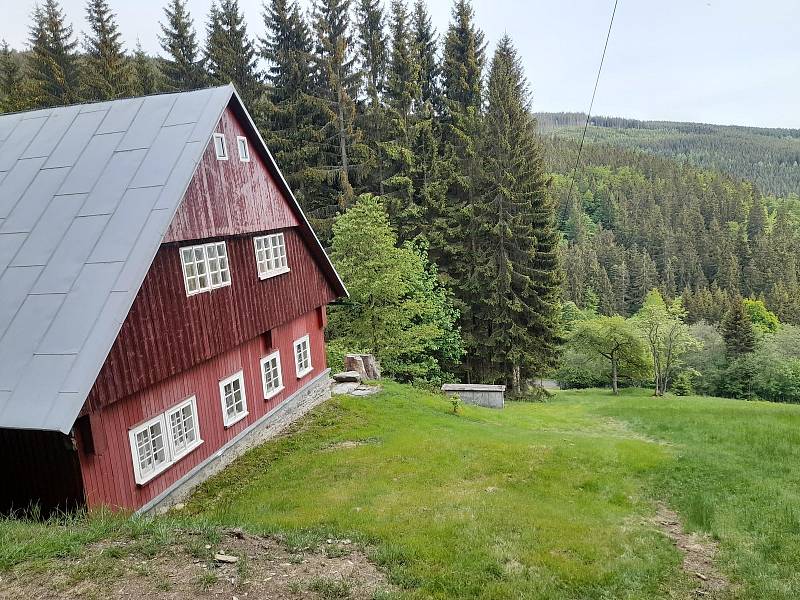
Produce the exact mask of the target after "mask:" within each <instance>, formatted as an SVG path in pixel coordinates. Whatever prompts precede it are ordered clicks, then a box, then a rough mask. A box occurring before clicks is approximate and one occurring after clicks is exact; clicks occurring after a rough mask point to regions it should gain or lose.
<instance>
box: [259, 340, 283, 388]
mask: <svg viewBox="0 0 800 600" xmlns="http://www.w3.org/2000/svg"><path fill="white" fill-rule="evenodd" d="M273 360H274V361H275V368H276V369H277V370H278V386H277V387H274V388H272V389H271V390H267V377H266V373H265V372H264V366H265V365H266V364H267V363H270V362H272V361H273ZM259 365H260V367H261V387H262V388H263V390H264V400H269V399H270V398H273V397H274V396H277V395H278V394H280V393H281V392H282V391H283V389H284V385H283V371H282V369H281V353H280V351H279V350H276V351H275V352H273V353H272V354H269V355H267V356H265V357H264V358H262V359H261V361H260V363H259Z"/></svg>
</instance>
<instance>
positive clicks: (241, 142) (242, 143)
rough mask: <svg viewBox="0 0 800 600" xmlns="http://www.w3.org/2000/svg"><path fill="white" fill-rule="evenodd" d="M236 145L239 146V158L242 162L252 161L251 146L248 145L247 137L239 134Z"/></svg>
mask: <svg viewBox="0 0 800 600" xmlns="http://www.w3.org/2000/svg"><path fill="white" fill-rule="evenodd" d="M236 146H237V147H238V148H239V160H240V161H241V162H250V148H249V147H248V146H247V138H246V137H244V136H243V135H237V136H236Z"/></svg>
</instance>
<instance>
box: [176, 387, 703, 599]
mask: <svg viewBox="0 0 800 600" xmlns="http://www.w3.org/2000/svg"><path fill="white" fill-rule="evenodd" d="M386 388H387V389H386V391H385V392H384V393H382V394H380V395H379V396H377V397H372V398H367V399H364V398H338V399H334V400H333V401H332V402H330V403H329V404H327V405H326V406H324V407H322V408H321V409H320V410H318V411H317V412H316V413H315V414H314V416H313V417H312V418H310V419H307V420H306V421H304V422H303V425H302V427H301V429H300V430H299V431H297V432H295V434H294V435H292V436H291V437H286V438H283V439H281V440H279V441H277V442H276V443H271V444H267V445H265V446H263V447H261V448H259V449H257V450H255V451H253V452H251V453H249V454H248V455H246V456H245V457H244V458H243V459H242V460H240V461H238V462H237V463H236V464H235V465H234V466H233V467H232V468H230V469H228V470H227V471H226V472H225V473H224V474H223V475H222V476H221V477H218V478H216V479H214V480H212V481H210V482H208V483H207V485H205V486H204V488H203V489H202V490H201V492H200V493H199V494H198V495H197V496H196V497H195V499H194V500H193V502H192V503H191V504H190V508H191V509H192V510H194V511H197V512H201V513H204V514H207V515H208V516H209V517H211V518H213V519H219V520H220V521H222V522H223V523H229V524H247V526H248V527H249V528H251V529H253V530H255V531H256V532H270V531H290V532H295V536H296V537H297V539H298V542H297V543H300V544H302V543H304V540H305V539H307V536H311V537H314V536H317V537H324V536H329V535H339V536H349V537H352V538H354V539H356V540H359V541H362V542H367V543H369V544H371V545H373V547H374V558H375V559H376V560H378V561H379V563H381V564H382V565H383V566H385V567H386V568H387V569H388V571H389V574H390V576H391V578H392V580H393V581H394V582H395V583H397V584H399V585H400V586H402V587H404V588H406V589H407V590H408V594H409V596H411V597H419V598H430V597H434V598H510V597H515V598H548V599H549V598H657V597H667V596H666V594H667V593H668V591H669V590H672V591H677V590H681V589H685V588H686V586H687V581H686V579H685V577H684V576H682V575H681V574H680V572H679V566H678V565H679V562H680V558H679V555H678V554H677V552H676V551H675V550H674V549H673V548H672V546H671V544H670V543H669V542H668V541H667V540H666V539H665V538H664V537H663V536H662V535H661V534H660V533H659V532H658V531H656V530H655V528H654V527H653V525H652V524H651V523H650V522H649V521H648V518H649V516H650V515H651V514H652V504H651V503H650V502H649V501H648V500H647V499H646V490H645V489H644V488H643V481H644V475H645V474H647V473H649V472H652V471H653V470H656V469H659V468H661V467H662V466H663V465H665V464H666V463H669V462H670V460H671V459H670V452H669V449H668V448H665V447H664V446H662V445H660V444H658V443H654V442H652V441H649V440H647V439H644V438H643V437H642V436H640V435H638V434H636V433H634V432H632V431H630V430H629V429H627V428H625V427H624V426H622V425H621V424H620V423H618V422H616V421H614V420H611V419H608V418H598V417H596V416H595V415H592V414H590V413H589V411H588V410H587V407H586V406H585V405H583V404H580V403H576V404H573V403H569V402H556V403H553V404H541V405H532V404H516V403H511V404H509V405H507V407H506V409H505V410H503V411H492V410H489V409H482V408H477V407H463V408H462V409H461V413H460V414H459V415H453V414H451V413H449V412H448V410H449V403H447V402H446V401H444V400H443V399H441V398H440V397H438V396H433V395H429V394H425V393H421V392H419V391H417V390H413V389H411V388H408V387H403V386H398V385H393V384H387V386H386Z"/></svg>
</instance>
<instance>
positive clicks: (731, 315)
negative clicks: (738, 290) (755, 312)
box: [722, 297, 756, 359]
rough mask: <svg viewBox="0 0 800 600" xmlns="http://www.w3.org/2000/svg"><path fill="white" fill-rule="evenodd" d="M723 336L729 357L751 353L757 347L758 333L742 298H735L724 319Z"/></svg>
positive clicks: (733, 357)
mask: <svg viewBox="0 0 800 600" xmlns="http://www.w3.org/2000/svg"><path fill="white" fill-rule="evenodd" d="M722 336H723V337H724V338H725V349H726V352H727V355H728V358H729V359H735V358H738V357H740V356H742V355H744V354H749V353H750V352H752V351H753V350H755V347H756V334H755V330H754V328H753V322H752V321H751V319H750V314H748V312H747V310H746V309H745V305H744V301H743V300H742V299H741V298H738V297H736V298H734V299H733V300H732V301H731V304H730V306H729V307H728V312H727V313H726V314H725V318H724V319H723V320H722Z"/></svg>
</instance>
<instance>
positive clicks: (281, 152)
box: [260, 0, 321, 211]
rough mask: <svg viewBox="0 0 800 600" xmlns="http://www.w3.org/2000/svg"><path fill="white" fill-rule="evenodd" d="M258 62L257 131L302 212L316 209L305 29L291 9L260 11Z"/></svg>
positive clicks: (273, 3)
mask: <svg viewBox="0 0 800 600" xmlns="http://www.w3.org/2000/svg"><path fill="white" fill-rule="evenodd" d="M264 27H265V30H266V31H265V35H264V37H263V38H261V40H260V41H261V58H262V59H264V61H266V63H267V71H266V74H265V78H266V84H267V86H266V87H267V90H266V102H265V110H264V115H263V127H262V128H261V129H262V131H263V132H264V135H265V138H266V141H267V144H268V145H269V147H270V150H271V151H272V152H273V153H274V154H275V157H276V159H277V161H278V164H280V165H281V168H282V169H283V172H284V173H285V174H286V176H287V178H288V180H289V183H290V185H291V186H292V189H293V191H294V193H295V195H296V196H297V198H298V200H299V201H300V202H301V204H302V205H303V208H304V209H305V210H306V211H311V210H313V209H314V208H316V207H315V206H314V204H313V202H314V200H315V198H314V194H313V191H314V190H315V189H317V187H318V186H317V185H316V184H315V177H314V167H315V166H316V165H317V164H319V163H320V160H321V159H320V144H321V138H320V135H319V128H318V127H317V125H316V123H315V115H316V113H317V112H318V107H317V105H316V101H315V99H314V97H313V96H312V93H313V85H314V79H313V72H312V68H311V62H310V60H311V54H312V51H313V44H312V42H311V35H310V32H309V28H308V25H307V24H306V21H305V18H304V17H303V13H302V12H301V11H300V8H299V7H298V5H297V3H296V2H294V1H291V0H270V2H269V3H268V4H266V5H265V6H264Z"/></svg>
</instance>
